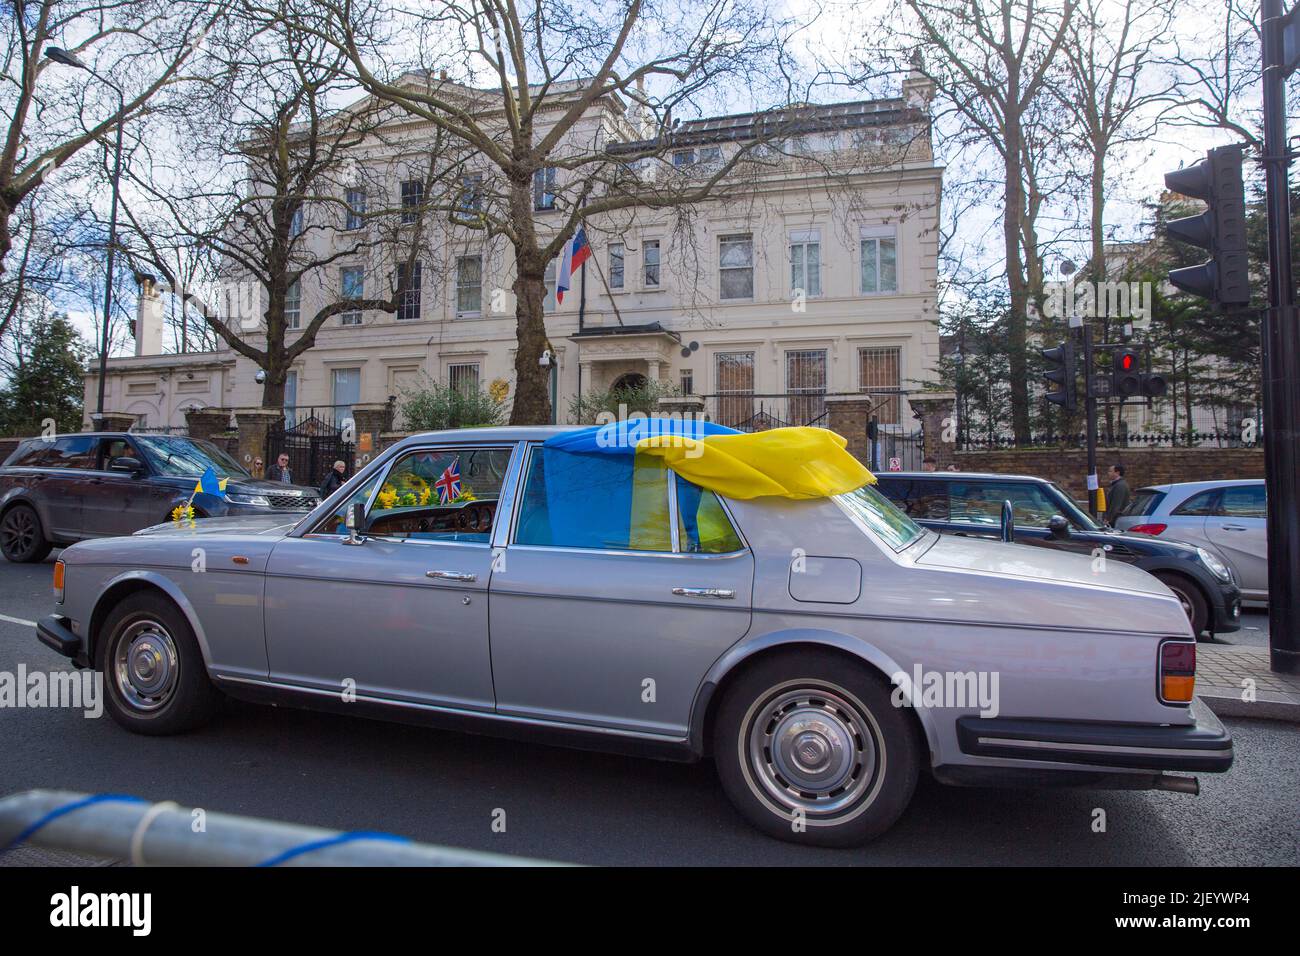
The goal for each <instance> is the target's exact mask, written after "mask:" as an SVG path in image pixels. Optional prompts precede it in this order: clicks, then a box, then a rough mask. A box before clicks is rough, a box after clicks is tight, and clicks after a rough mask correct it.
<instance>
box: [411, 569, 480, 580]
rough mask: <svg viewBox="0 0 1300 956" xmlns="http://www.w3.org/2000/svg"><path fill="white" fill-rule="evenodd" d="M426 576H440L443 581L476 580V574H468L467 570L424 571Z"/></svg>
mask: <svg viewBox="0 0 1300 956" xmlns="http://www.w3.org/2000/svg"><path fill="white" fill-rule="evenodd" d="M424 576H425V577H426V578H441V579H442V580H444V581H466V582H469V581H477V580H478V575H477V574H470V573H469V572H468V571H425V572H424Z"/></svg>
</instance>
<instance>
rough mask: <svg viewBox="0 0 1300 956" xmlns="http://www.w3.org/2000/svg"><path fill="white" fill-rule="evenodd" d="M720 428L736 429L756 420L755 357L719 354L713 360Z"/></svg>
mask: <svg viewBox="0 0 1300 956" xmlns="http://www.w3.org/2000/svg"><path fill="white" fill-rule="evenodd" d="M713 363H714V364H713V378H714V382H715V387H716V389H717V393H718V413H717V417H716V419H715V420H716V421H717V423H718V424H719V425H726V426H728V427H731V428H734V427H736V426H737V425H745V424H747V423H749V422H750V420H751V419H753V417H754V353H753V352H718V353H717V354H716V355H715V356H714V357H713Z"/></svg>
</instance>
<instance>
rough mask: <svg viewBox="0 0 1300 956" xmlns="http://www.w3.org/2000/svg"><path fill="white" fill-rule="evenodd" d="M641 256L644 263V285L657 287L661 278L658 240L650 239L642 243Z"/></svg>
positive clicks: (650, 287)
mask: <svg viewBox="0 0 1300 956" xmlns="http://www.w3.org/2000/svg"><path fill="white" fill-rule="evenodd" d="M642 246H643V248H642V250H641V256H642V259H643V260H644V263H645V287H646V288H647V289H657V288H659V282H660V280H661V279H662V278H663V276H662V275H661V273H660V271H659V240H658V239H650V240H648V241H646V242H644V243H642Z"/></svg>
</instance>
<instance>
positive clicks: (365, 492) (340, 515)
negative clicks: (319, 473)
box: [307, 475, 379, 535]
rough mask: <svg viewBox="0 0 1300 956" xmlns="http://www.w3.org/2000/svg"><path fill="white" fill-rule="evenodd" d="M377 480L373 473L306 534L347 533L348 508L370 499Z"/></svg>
mask: <svg viewBox="0 0 1300 956" xmlns="http://www.w3.org/2000/svg"><path fill="white" fill-rule="evenodd" d="M378 481H379V476H378V475H375V476H374V477H373V478H371V479H370V480H369V481H367V482H366V483H365V484H364V485H362V486H361V487H360V488H358V489H357V490H356V491H355V492H353V493H352V495H351V496H349V497H347V498H345V499H344V500H343V501H342V502H340V503H339V506H338V507H337V508H336V509H334V513H333V514H331V515H329V516H327V517H325V518H323V519H322V520H321V521H319V522H317V524H316V527H314V528H312V529H311V530H310V531H308V532H307V533H308V534H330V535H335V534H337V535H345V534H347V533H348V528H347V519H348V510H349V509H350V508H351V507H352V506H353V505H354V504H358V503H360V504H363V505H364V504H365V503H366V502H368V501H369V500H370V494H371V492H373V491H374V490H375V485H376V483H378Z"/></svg>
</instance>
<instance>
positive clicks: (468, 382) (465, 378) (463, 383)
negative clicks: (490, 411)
mask: <svg viewBox="0 0 1300 956" xmlns="http://www.w3.org/2000/svg"><path fill="white" fill-rule="evenodd" d="M447 385H448V386H450V387H451V388H453V389H455V390H456V391H458V392H460V393H461V394H462V395H473V394H475V393H476V392H477V391H478V363H477V362H466V363H463V364H459V365H448V366H447Z"/></svg>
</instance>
